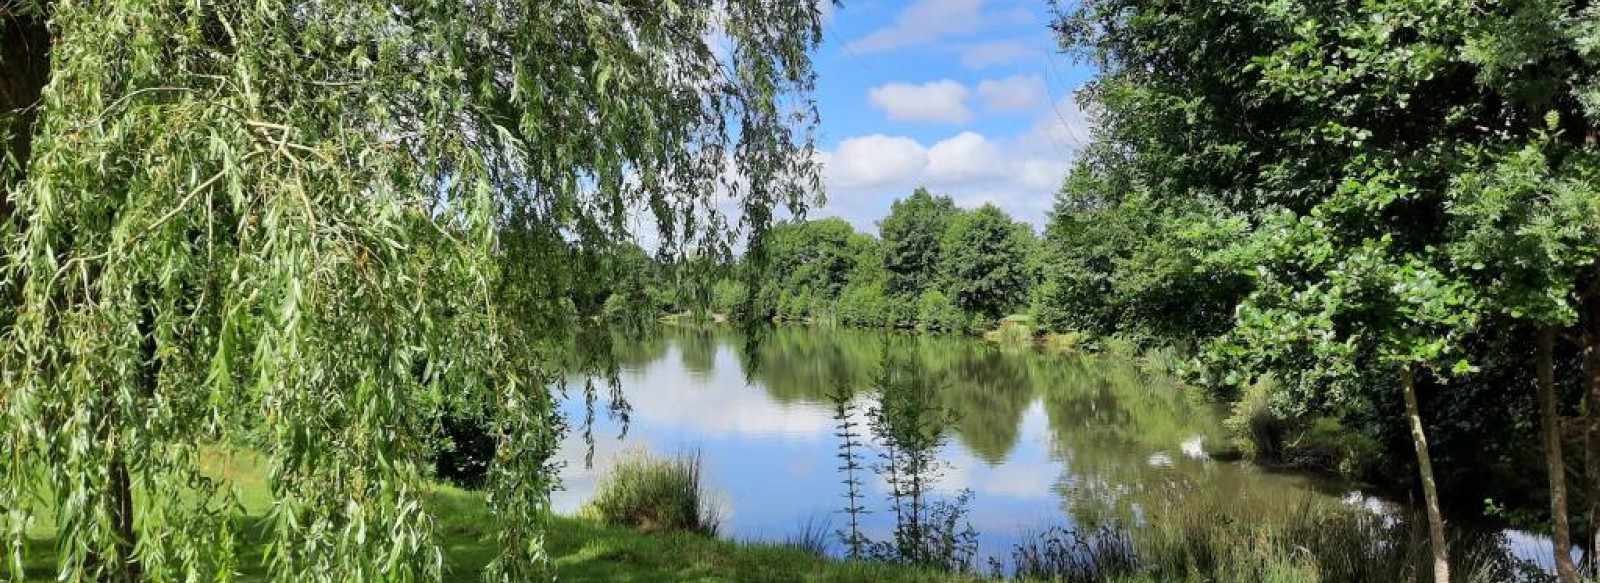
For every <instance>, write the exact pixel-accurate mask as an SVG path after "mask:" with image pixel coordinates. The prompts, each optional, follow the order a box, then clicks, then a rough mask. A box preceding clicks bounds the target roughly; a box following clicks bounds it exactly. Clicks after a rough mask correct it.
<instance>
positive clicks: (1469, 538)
mask: <svg viewBox="0 0 1600 583" xmlns="http://www.w3.org/2000/svg"><path fill="white" fill-rule="evenodd" d="M1149 510H1150V512H1149V514H1148V515H1147V517H1146V519H1145V520H1144V521H1143V524H1141V525H1139V526H1137V527H1130V528H1126V529H1122V528H1113V527H1105V528H1101V529H1099V530H1096V531H1093V532H1088V533H1083V532H1075V531H1072V530H1066V529H1060V528H1055V529H1049V530H1045V531H1041V532H1038V533H1035V534H1033V535H1032V536H1030V537H1028V538H1027V540H1026V541H1025V542H1023V543H1021V544H1018V545H1016V546H1015V547H1014V548H1013V550H1012V552H1011V556H1012V563H1011V565H1010V567H1011V570H1010V572H1009V576H1010V578H1011V579H1012V580H1015V581H1052V582H1060V583H1089V582H1100V581H1117V582H1121V583H1155V582H1161V583H1167V582H1174V581H1185V582H1205V583H1258V582H1269V583H1368V582H1383V583H1423V582H1426V581H1432V571H1431V567H1432V565H1431V556H1430V554H1429V546H1428V538H1427V528H1426V523H1425V522H1424V521H1423V520H1421V519H1420V517H1414V516H1407V515H1387V516H1386V515H1381V514H1375V513H1372V512H1370V511H1367V510H1366V509H1364V508H1358V507H1353V506H1347V505H1343V504H1337V503H1326V502H1323V503H1318V502H1313V501H1312V499H1309V498H1293V497H1284V498H1276V499H1249V500H1241V499H1237V498H1232V497H1229V496H1227V495H1225V494H1222V493H1217V494H1215V495H1213V494H1211V493H1206V492H1195V493H1194V495H1193V496H1191V497H1189V498H1188V499H1186V500H1183V501H1180V502H1177V503H1176V504H1175V505H1173V506H1168V507H1159V508H1151V509H1149ZM1455 534H1456V536H1455V538H1453V539H1452V540H1451V541H1450V548H1451V564H1452V566H1453V571H1454V573H1455V575H1456V578H1455V581H1457V582H1459V583H1545V582H1550V581H1552V579H1551V577H1550V576H1549V574H1548V573H1547V572H1545V571H1543V570H1542V569H1540V568H1539V567H1538V566H1537V565H1535V564H1533V563H1530V562H1527V561H1524V560H1520V559H1517V558H1515V557H1512V556H1511V555H1510V554H1509V553H1508V552H1507V551H1506V549H1505V547H1504V545H1503V544H1502V543H1503V542H1504V541H1503V540H1501V539H1500V537H1499V535H1497V534H1493V533H1486V532H1481V531H1480V532H1471V531H1466V530H1459V531H1457V532H1456V533H1455ZM994 570H995V573H996V578H997V579H998V578H1000V576H1001V575H1004V574H1007V573H1005V572H1004V569H1002V568H1001V565H998V564H996V565H994Z"/></svg>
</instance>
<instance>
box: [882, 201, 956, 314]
mask: <svg viewBox="0 0 1600 583" xmlns="http://www.w3.org/2000/svg"><path fill="white" fill-rule="evenodd" d="M955 213H956V204H955V201H953V200H951V199H950V197H948V196H934V195H933V194H932V193H930V192H928V189H926V188H918V189H917V190H916V191H915V192H912V193H911V196H908V197H906V198H903V199H898V200H896V201H894V203H892V204H891V205H889V215H888V216H886V217H884V218H883V220H881V221H878V233H879V236H881V237H882V238H883V264H884V267H885V268H887V269H888V271H889V281H888V291H889V293H893V294H903V295H909V296H913V297H915V296H917V295H919V294H921V293H922V292H923V290H925V289H927V288H928V287H929V286H931V285H933V284H934V283H935V281H937V279H938V277H939V269H940V265H939V254H940V247H939V246H940V244H941V237H943V236H944V232H945V225H946V223H948V222H949V221H950V217H951V216H953V215H954V214H955Z"/></svg>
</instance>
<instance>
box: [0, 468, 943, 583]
mask: <svg viewBox="0 0 1600 583" xmlns="http://www.w3.org/2000/svg"><path fill="white" fill-rule="evenodd" d="M205 464H206V466H207V468H208V472H207V473H208V474H212V475H213V476H214V477H217V478H221V479H223V480H226V481H227V482H228V483H230V484H232V485H233V487H234V490H235V492H236V494H237V495H238V499H239V501H240V503H241V505H242V507H243V509H244V510H245V512H246V513H247V514H248V516H247V517H246V518H245V521H246V523H261V524H262V525H264V524H265V523H264V520H265V518H264V517H265V516H266V514H267V511H268V509H269V508H270V505H271V496H270V493H269V491H268V489H267V482H266V476H265V474H264V472H263V471H262V467H261V464H260V462H259V459H258V458H257V457H256V456H253V455H248V454H239V455H227V454H213V455H210V456H208V457H207V458H206V460H205ZM427 506H428V507H429V509H430V510H432V512H433V514H434V516H435V518H436V520H437V522H436V530H435V534H436V536H437V540H438V543H439V546H440V547H441V550H442V551H443V558H444V565H445V569H446V575H445V578H444V580H445V581H450V582H462V583H470V582H476V581H480V580H481V576H482V572H483V569H484V567H485V566H486V565H487V564H488V563H489V561H490V560H491V559H493V558H494V556H495V555H496V554H497V552H498V549H497V548H496V543H495V541H494V535H495V520H494V518H493V516H492V515H491V514H490V513H489V509H488V505H487V502H486V501H485V499H484V497H483V495H482V494H480V493H477V492H471V491H467V490H462V489H459V488H455V487H452V486H447V485H436V486H433V487H432V488H431V489H430V491H429V492H428V493H427ZM547 520H548V527H549V528H548V531H547V535H546V536H547V538H546V541H545V544H546V550H547V551H548V552H549V555H550V558H551V563H552V565H553V566H554V568H555V570H556V572H557V574H558V575H559V580H560V581H564V582H594V583H601V582H607V583H610V582H622V583H626V582H638V583H647V582H648V583H656V582H694V583H743V582H750V583H758V582H760V583H785V582H792V583H812V582H815V583H824V582H841V583H842V582H856V581H875V582H883V583H924V582H935V581H939V582H944V581H950V582H961V581H969V580H970V579H965V578H952V577H949V576H945V575H942V574H938V573H934V572H930V571H925V570H918V569H911V568H906V567H898V566H893V565H883V564H866V563H842V562H836V561H830V560H828V559H826V558H823V557H821V556H818V555H816V554H814V553H812V552H808V551H806V550H802V549H799V548H795V547H792V546H788V545H783V544H778V543H772V544H761V543H748V542H734V541H727V540H721V539H717V538H714V537H711V536H707V535H704V534H699V533H695V532H692V531H683V530H671V529H649V528H646V529H641V528H633V527H627V526H614V525H608V524H607V522H608V521H607V520H606V519H605V517H603V516H594V517H589V516H581V517H571V516H558V515H552V516H549V517H547ZM39 522H40V523H43V524H48V523H49V520H41V521H39ZM244 530H245V536H246V538H247V540H246V542H245V544H244V545H243V547H242V548H241V550H240V553H239V558H240V560H241V562H242V565H241V569H240V570H241V573H240V578H239V580H241V581H261V580H264V579H265V571H264V568H263V567H262V566H261V565H260V564H259V563H258V561H259V559H260V553H259V551H258V550H256V549H254V548H252V547H251V543H250V542H249V539H250V538H251V534H250V533H252V532H255V531H256V530H257V528H254V527H252V526H246V528H245V529H244ZM647 531H650V532H647ZM54 543H55V541H54V539H53V538H52V532H51V530H50V529H49V528H48V527H43V526H41V527H39V528H36V529H35V530H33V531H32V532H31V536H30V538H29V540H28V544H27V547H28V549H27V553H26V556H27V560H26V561H25V563H24V569H25V571H26V577H25V579H24V581H28V582H38V583H44V582H46V581H54V580H55V576H56V573H57V568H58V567H57V565H56V564H55V553H54V552H53V551H54ZM8 577H9V575H7V574H5V573H4V572H3V571H0V580H10V579H8Z"/></svg>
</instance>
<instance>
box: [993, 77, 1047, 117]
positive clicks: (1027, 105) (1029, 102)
mask: <svg viewBox="0 0 1600 583" xmlns="http://www.w3.org/2000/svg"><path fill="white" fill-rule="evenodd" d="M978 97H979V98H981V99H982V100H983V103H984V107H985V108H986V109H988V110H989V111H1030V110H1032V109H1034V108H1037V107H1039V106H1040V105H1043V104H1045V103H1049V101H1050V89H1049V88H1048V87H1046V86H1045V84H1044V78H1043V77H1040V76H1038V75H1013V76H1010V77H1006V78H1003V79H987V80H984V81H983V82H980V83H978Z"/></svg>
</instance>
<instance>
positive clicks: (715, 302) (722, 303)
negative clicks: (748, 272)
mask: <svg viewBox="0 0 1600 583" xmlns="http://www.w3.org/2000/svg"><path fill="white" fill-rule="evenodd" d="M748 293H749V291H748V290H747V289H746V286H745V285H744V283H743V282H740V281H738V280H733V279H723V280H720V281H718V282H717V283H716V284H715V285H713V286H712V287H711V311H712V312H716V313H718V314H722V315H725V316H726V315H731V314H733V313H734V312H737V311H738V309H739V306H740V305H741V304H743V303H744V299H745V296H746V295H747V294H748Z"/></svg>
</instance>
